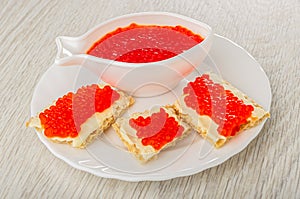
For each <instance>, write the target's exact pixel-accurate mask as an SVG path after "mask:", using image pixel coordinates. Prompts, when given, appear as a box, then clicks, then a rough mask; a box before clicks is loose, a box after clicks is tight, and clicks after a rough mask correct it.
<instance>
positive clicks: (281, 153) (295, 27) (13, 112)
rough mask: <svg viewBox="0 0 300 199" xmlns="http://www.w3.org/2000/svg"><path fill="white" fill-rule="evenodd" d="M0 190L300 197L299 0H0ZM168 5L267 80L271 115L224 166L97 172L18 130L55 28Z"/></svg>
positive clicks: (48, 58)
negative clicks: (146, 178) (167, 174)
mask: <svg viewBox="0 0 300 199" xmlns="http://www.w3.org/2000/svg"><path fill="white" fill-rule="evenodd" d="M0 4H1V9H0V27H1V28H0V74H1V76H0V90H1V97H0V102H1V106H0V113H1V114H0V121H1V123H0V198H20V197H22V198H44V197H47V198H48V197H49V198H79V197H80V198H88V197H90V198H95V197H100V198H192V197H194V198H299V197H300V182H299V181H300V163H299V157H300V153H299V151H300V139H299V132H300V128H299V127H300V126H299V125H300V103H299V97H300V67H299V63H300V37H299V35H300V1H299V0H290V1H279V0H278V1H275V0H255V1H251V0H243V1H235V0H228V1H221V0H203V1H198V0H190V1H182V0H163V1H159V0H153V1H147V0H123V1H121V0H114V1H105V0H100V1H96V0H94V1H68V0H65V1H38V0H24V1H17V0H12V1H9V0H1V3H0ZM140 11H169V12H175V13H179V14H183V15H187V16H190V17H192V18H195V19H198V20H200V21H203V22H206V23H208V24H210V25H211V26H212V27H213V29H214V30H215V32H216V33H218V34H220V35H223V36H225V37H228V38H230V39H232V40H233V41H235V42H236V43H238V44H240V45H241V46H243V47H244V48H245V49H246V50H248V51H249V52H250V53H251V54H252V55H253V56H254V57H255V58H256V59H257V60H258V62H259V63H260V64H261V65H262V67H263V68H264V70H265V71H266V73H267V75H268V77H269V78H270V82H271V87H272V93H273V102H272V108H271V115H272V118H271V119H270V120H268V121H267V123H266V124H265V126H264V128H263V130H262V132H261V133H260V134H259V136H258V137H257V138H256V139H255V140H254V141H252V142H251V143H250V145H249V146H248V147H247V148H246V149H245V150H243V151H242V152H241V153H239V154H238V155H236V156H234V157H232V158H231V159H229V160H228V161H226V162H225V163H224V164H222V165H219V166H217V167H214V168H211V169H208V170H206V171H204V172H201V173H198V174H196V175H193V176H188V177H182V178H176V179H173V180H168V181H163V182H139V183H129V182H124V181H118V180H110V179H104V178H99V177H96V176H93V175H91V174H88V173H85V172H82V171H79V170H76V169H74V168H72V167H70V166H68V165H67V164H66V163H64V162H63V161H61V160H59V159H57V158H55V157H54V156H53V155H52V154H51V153H50V152H49V151H48V150H47V149H46V147H45V146H44V145H43V144H42V143H41V142H40V141H39V140H38V138H37V136H36V134H35V133H34V131H33V130H32V129H26V128H25V125H24V124H25V121H26V120H27V119H28V117H29V115H30V113H29V110H30V101H31V97H32V93H33V89H34V86H35V85H36V84H37V82H38V80H39V78H40V77H41V75H42V74H43V73H44V72H45V71H46V70H47V68H48V67H49V66H50V65H51V64H52V63H53V62H54V56H55V54H56V46H55V42H54V39H55V37H56V36H59V35H69V36H78V35H81V34H83V33H84V32H86V31H87V30H88V29H90V28H92V27H93V26H94V25H96V24H98V23H100V22H102V21H104V20H106V19H109V18H111V17H114V16H119V15H122V14H126V13H132V12H140Z"/></svg>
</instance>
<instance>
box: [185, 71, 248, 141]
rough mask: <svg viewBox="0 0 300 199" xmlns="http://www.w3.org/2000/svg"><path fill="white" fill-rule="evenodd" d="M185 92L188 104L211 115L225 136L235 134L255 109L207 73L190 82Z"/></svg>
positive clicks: (219, 130) (199, 112)
mask: <svg viewBox="0 0 300 199" xmlns="http://www.w3.org/2000/svg"><path fill="white" fill-rule="evenodd" d="M183 92H184V94H187V96H186V97H185V98H184V101H185V103H186V105H187V106H188V107H190V108H192V109H194V110H196V111H197V113H198V114H200V115H207V116H209V117H210V118H211V119H212V120H213V121H214V122H215V123H216V124H218V125H219V127H218V132H219V134H221V135H223V136H225V137H227V136H234V135H235V134H236V133H237V132H238V131H239V130H240V126H241V125H243V124H245V123H247V118H249V117H250V116H251V114H252V111H253V110H254V108H253V106H251V105H246V104H244V102H243V101H242V100H241V99H239V98H238V97H236V96H234V94H233V93H232V92H231V91H230V90H225V89H224V87H223V86H222V85H220V84H218V83H214V82H213V81H212V80H211V79H210V78H209V75H207V74H204V75H202V76H200V77H197V78H196V80H195V81H194V82H190V83H188V85H187V86H186V87H185V88H184V89H183Z"/></svg>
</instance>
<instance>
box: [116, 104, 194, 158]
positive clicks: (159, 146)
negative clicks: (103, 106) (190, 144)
mask: <svg viewBox="0 0 300 199" xmlns="http://www.w3.org/2000/svg"><path fill="white" fill-rule="evenodd" d="M112 126H113V128H114V129H115V131H116V133H117V134H118V136H119V137H120V139H121V140H122V142H123V143H124V144H125V146H126V147H127V148H128V151H129V152H131V153H132V154H134V156H135V157H136V158H137V159H138V160H139V161H140V162H142V163H145V162H147V161H149V160H151V159H154V158H156V157H157V154H158V153H160V151H162V150H163V149H166V148H167V147H170V146H172V145H175V143H176V141H178V140H180V139H181V138H183V137H184V136H185V135H187V134H188V133H189V131H190V127H189V126H188V125H187V124H186V123H184V122H182V121H181V120H179V119H178V117H177V115H176V112H175V109H174V108H173V107H171V106H164V107H154V108H152V109H151V110H150V111H148V110H147V111H145V112H143V113H134V114H132V115H131V116H130V117H127V118H125V117H121V118H118V119H117V121H116V122H115V123H114V124H113V125H112Z"/></svg>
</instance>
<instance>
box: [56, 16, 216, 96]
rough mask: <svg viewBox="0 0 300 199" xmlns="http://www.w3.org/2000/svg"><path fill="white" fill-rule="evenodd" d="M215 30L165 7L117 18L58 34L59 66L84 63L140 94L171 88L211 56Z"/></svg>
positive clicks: (133, 93)
mask: <svg viewBox="0 0 300 199" xmlns="http://www.w3.org/2000/svg"><path fill="white" fill-rule="evenodd" d="M212 38H213V33H212V30H211V28H210V26H208V25H207V24H205V23H202V22H200V21H197V20H195V19H192V18H189V17H186V16H182V15H179V14H174V13H167V12H142V13H134V14H128V15H123V16H120V17H116V18H113V19H111V20H108V21H106V22H103V23H101V24H99V25H98V26H96V27H94V28H92V29H91V30H89V31H88V32H86V33H85V34H83V35H82V36H79V37H66V36H60V37H58V38H57V39H56V43H57V46H58V53H57V55H56V59H55V62H56V64H58V65H59V66H72V65H80V66H82V67H85V68H88V69H89V70H91V71H93V72H94V73H95V74H97V75H98V76H99V77H100V79H101V80H103V81H105V82H106V83H108V84H110V85H112V86H115V87H117V88H119V89H121V90H124V91H126V92H128V93H130V94H131V95H133V96H136V97H150V96H155V95H159V94H163V93H165V92H167V91H170V90H172V89H173V88H174V87H176V85H177V84H178V83H179V82H180V81H181V80H182V79H183V78H185V77H186V76H187V75H189V74H190V73H191V72H192V71H194V70H195V68H197V67H199V66H201V63H202V62H203V61H204V59H205V57H206V56H207V55H208V53H209V50H210V47H211V44H212V40H213V39H212Z"/></svg>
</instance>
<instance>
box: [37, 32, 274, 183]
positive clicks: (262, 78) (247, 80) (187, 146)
mask: <svg viewBox="0 0 300 199" xmlns="http://www.w3.org/2000/svg"><path fill="white" fill-rule="evenodd" d="M210 56H211V60H213V61H214V64H215V65H216V66H217V67H218V69H219V71H220V73H221V75H222V77H223V78H224V79H226V80H228V81H229V82H231V83H232V84H233V85H235V86H236V87H237V88H239V89H240V90H242V91H243V92H245V93H246V94H247V95H248V96H250V97H251V98H253V99H254V100H256V101H257V102H258V103H259V104H261V105H262V106H263V107H264V108H265V109H266V110H267V111H269V109H270V105H271V98H272V97H271V88H270V84H269V80H268V78H267V76H266V74H265V72H264V71H263V69H262V68H261V66H260V65H259V64H258V63H257V62H256V61H255V60H254V58H253V57H252V56H251V55H250V54H248V53H247V52H246V51H245V50H244V49H243V48H241V47H240V46H238V45H237V44H235V43H234V42H232V41H230V40H228V39H226V38H224V37H221V36H218V35H215V36H214V43H213V46H212V49H211V51H210ZM212 65H213V64H212V62H208V60H207V61H206V64H205V65H202V66H201V67H200V68H199V70H200V72H202V71H206V70H213V71H215V70H216V69H215V68H213V67H212ZM215 72H216V71H215ZM195 75H197V73H194V74H191V75H190V76H189V77H187V78H186V79H191V80H192V79H193V76H195ZM97 82H99V79H98V77H97V76H95V75H94V74H92V73H91V72H90V71H88V70H86V69H84V68H82V67H80V66H72V67H60V66H56V65H53V66H51V67H50V68H49V69H48V70H47V71H46V72H45V74H44V75H43V76H42V78H41V80H40V81H39V83H38V84H37V86H36V88H35V91H34V94H33V98H32V102H31V115H32V116H33V115H36V113H38V112H39V111H41V110H42V109H43V108H44V107H46V106H48V105H49V103H51V102H52V101H53V100H55V99H57V98H58V97H60V96H62V95H64V94H65V93H66V92H68V91H75V90H76V89H78V88H79V87H81V86H82V85H87V84H92V83H97ZM186 82H187V81H186V80H183V81H182V82H181V83H180V85H179V86H178V87H177V88H176V89H174V90H173V91H172V92H169V93H167V94H164V95H161V96H157V97H152V98H138V99H137V100H136V103H135V104H134V105H133V107H132V108H130V110H129V111H128V113H129V114H130V113H132V112H136V111H144V110H145V109H149V108H151V107H152V106H154V105H165V104H170V103H173V102H174V101H175V99H176V96H177V95H178V94H179V93H180V90H181V88H182V87H183V86H184V85H185V84H186ZM128 113H126V114H128ZM263 124H264V123H262V124H260V125H259V126H257V127H255V128H252V129H250V130H247V131H245V132H243V133H241V134H239V135H238V136H236V137H235V138H233V139H232V140H230V141H229V142H228V143H227V144H226V145H225V146H224V147H222V148H221V149H214V148H213V147H212V146H211V145H210V144H209V143H208V142H207V141H205V140H203V139H202V138H201V137H200V136H199V135H198V134H196V133H195V132H192V133H191V135H190V136H188V137H187V138H185V139H184V140H182V141H181V142H179V143H178V144H177V145H176V146H175V147H172V148H169V149H167V150H165V151H163V152H162V153H160V154H159V158H158V159H157V160H153V161H151V162H149V163H147V164H145V165H141V164H139V163H138V162H137V161H136V160H135V159H134V157H133V156H132V155H131V154H129V153H128V152H126V149H125V147H124V146H123V144H122V143H121V141H120V140H119V138H118V137H117V136H116V134H115V133H114V131H113V129H112V128H110V129H109V130H108V131H107V132H106V133H105V134H104V135H101V136H99V137H98V139H96V140H95V142H93V143H92V144H90V145H89V146H88V147H87V149H74V148H72V147H70V146H67V145H63V144H55V143H52V142H50V141H48V140H47V139H46V138H45V137H44V136H42V135H41V134H40V133H38V132H37V135H38V136H39V138H40V140H41V141H42V142H43V143H44V144H45V145H46V147H47V148H48V149H49V150H50V151H51V152H52V153H53V154H54V155H55V156H57V157H58V158H60V159H62V160H64V161H65V162H67V163H68V164H69V165H71V166H73V167H75V168H77V169H80V170H84V171H86V172H89V173H92V174H94V175H97V176H101V177H105V178H115V179H120V180H126V181H144V180H167V179H171V178H175V177H180V176H187V175H192V174H195V173H198V172H201V171H203V170H205V169H208V168H210V167H213V166H216V165H219V164H221V163H222V162H224V161H225V160H227V159H229V158H230V157H232V156H233V155H235V154H237V153H239V152H240V151H242V150H243V149H244V148H245V147H246V146H247V145H248V144H249V143H250V142H251V141H252V140H253V139H254V138H255V137H256V136H257V135H258V133H259V132H260V130H261V129H262V127H263Z"/></svg>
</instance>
